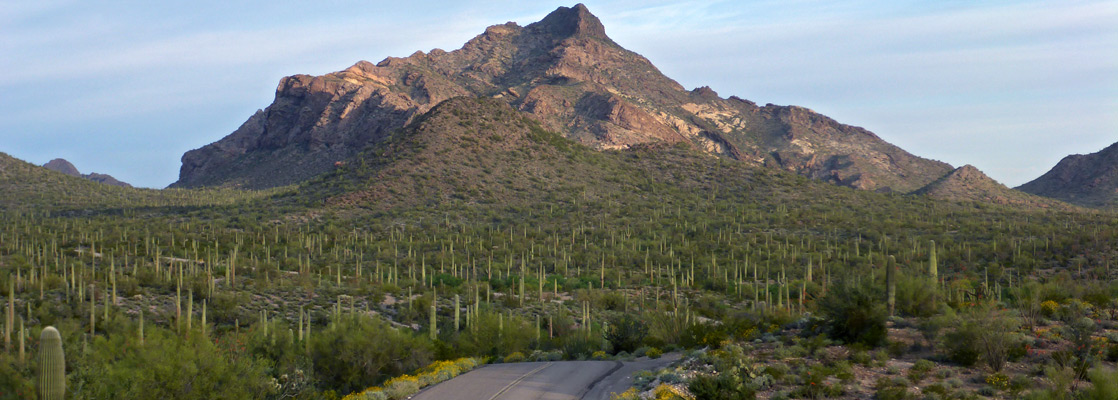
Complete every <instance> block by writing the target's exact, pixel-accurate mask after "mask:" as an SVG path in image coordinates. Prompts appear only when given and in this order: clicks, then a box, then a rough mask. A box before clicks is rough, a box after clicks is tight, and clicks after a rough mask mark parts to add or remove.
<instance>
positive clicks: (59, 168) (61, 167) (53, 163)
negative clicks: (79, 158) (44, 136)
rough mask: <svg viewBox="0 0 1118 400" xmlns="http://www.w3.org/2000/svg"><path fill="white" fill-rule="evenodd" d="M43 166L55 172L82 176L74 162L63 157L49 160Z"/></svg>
mask: <svg viewBox="0 0 1118 400" xmlns="http://www.w3.org/2000/svg"><path fill="white" fill-rule="evenodd" d="M43 168H46V169H49V170H51V171H54V172H61V173H63V174H66V175H70V176H82V173H81V172H78V168H77V167H75V166H74V164H72V163H70V162H69V161H66V160H65V159H62V158H56V159H53V160H50V161H48V162H47V163H46V164H43Z"/></svg>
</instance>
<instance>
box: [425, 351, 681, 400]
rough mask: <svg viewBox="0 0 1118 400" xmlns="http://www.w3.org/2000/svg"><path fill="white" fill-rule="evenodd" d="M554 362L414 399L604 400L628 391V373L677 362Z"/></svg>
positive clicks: (435, 389)
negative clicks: (614, 394)
mask: <svg viewBox="0 0 1118 400" xmlns="http://www.w3.org/2000/svg"><path fill="white" fill-rule="evenodd" d="M678 359H679V355H678V354H665V355H664V356H663V357H660V358H658V359H655V360H649V359H646V358H641V359H638V360H636V361H625V362H622V361H553V362H529V363H513V364H493V365H487V366H484V367H482V368H478V369H475V370H473V371H470V372H468V373H465V374H462V375H459V376H458V377H456V378H454V379H451V380H449V381H446V382H443V383H440V384H438V385H435V386H432V387H430V388H427V389H426V390H424V391H422V392H419V393H418V394H416V395H415V396H414V397H412V399H414V400H531V399H541V400H572V399H577V400H582V399H588V400H609V398H610V394H612V393H620V392H624V391H625V390H627V389H628V388H629V387H630V386H632V383H633V378H632V375H633V373H635V372H637V371H640V370H645V369H656V368H661V367H664V366H666V365H668V364H669V363H671V362H672V361H675V360H678Z"/></svg>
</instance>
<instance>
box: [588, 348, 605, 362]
mask: <svg viewBox="0 0 1118 400" xmlns="http://www.w3.org/2000/svg"><path fill="white" fill-rule="evenodd" d="M606 357H608V356H607V355H606V352H604V351H601V350H598V351H595V352H594V354H591V355H590V358H593V359H595V360H605V359H606Z"/></svg>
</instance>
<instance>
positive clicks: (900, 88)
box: [0, 0, 1118, 187]
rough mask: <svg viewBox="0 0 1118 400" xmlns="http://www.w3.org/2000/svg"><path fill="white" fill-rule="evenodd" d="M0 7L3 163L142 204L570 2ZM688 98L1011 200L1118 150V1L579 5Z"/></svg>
mask: <svg viewBox="0 0 1118 400" xmlns="http://www.w3.org/2000/svg"><path fill="white" fill-rule="evenodd" d="M274 3H284V2H274V1H255V2H249V1H202V0H197V1H190V2H151V1H98V2H90V1H69V0H37V1H25V0H19V1H8V0H0V54H3V57H0V93H3V94H2V95H0V151H3V152H6V153H9V154H11V155H13V156H15V157H18V158H21V159H24V160H28V161H30V162H34V163H37V164H42V163H45V162H46V161H49V160H50V159H52V158H55V157H62V158H66V159H68V160H70V161H71V162H73V163H74V164H75V165H76V166H77V167H78V168H79V169H80V170H81V171H82V172H85V173H88V172H101V173H108V174H111V175H113V176H115V177H117V178H118V179H121V180H123V181H126V182H130V183H132V184H135V185H139V186H144V187H164V186H166V185H168V184H170V183H171V182H173V181H175V180H176V179H177V176H178V169H179V166H180V163H179V159H180V157H181V156H182V153H183V152H185V151H187V150H190V149H194V148H198V147H200V146H203V145H205V144H208V143H211V142H213V141H216V140H218V139H220V138H221V137H223V136H225V135H227V134H229V133H231V132H232V131H233V130H234V129H236V128H237V126H239V125H240V124H241V123H242V122H244V120H245V119H247V118H248V117H249V116H250V115H251V114H252V113H253V112H254V111H255V110H257V109H260V108H264V107H266V106H267V105H268V104H269V103H271V100H272V97H273V96H274V93H275V88H276V85H277V84H278V82H279V79H280V78H281V77H283V76H286V75H293V74H299V73H307V74H323V73H327V72H332V71H336V70H341V69H344V68H346V67H348V66H350V65H352V64H353V63H354V62H356V61H358V60H369V61H373V62H376V61H379V60H381V59H383V58H385V57H387V56H406V55H408V54H411V53H413V52H415V51H416V50H423V51H429V50H431V49H432V48H441V49H444V50H453V49H456V48H458V47H460V46H461V45H462V44H463V43H464V42H465V41H466V40H468V39H469V38H471V37H473V36H474V35H477V34H479V33H481V32H482V31H483V30H484V29H485V27H486V26H489V25H494V24H499V23H504V22H506V21H515V22H517V23H520V24H521V25H525V24H528V23H531V22H534V21H536V20H539V19H540V18H542V17H543V16H544V15H546V14H547V13H548V12H550V11H552V10H554V9H555V8H556V7H558V6H561V5H562V6H571V5H573V3H572V4H568V3H554V4H550V3H543V2H525V1H484V2H474V1H453V2H441V1H413V2H411V4H407V5H400V4H397V3H398V2H387V1H383V2H382V1H329V0H327V1H316V2H306V3H301V4H284V5H277V4H274ZM585 3H586V5H587V6H588V7H589V8H590V10H591V12H593V13H594V14H595V15H597V16H598V17H599V18H600V19H601V20H602V22H603V23H604V24H605V26H606V32H607V33H608V34H609V35H610V37H612V38H613V39H614V40H615V41H616V42H618V43H620V44H621V45H622V46H625V47H626V48H629V49H630V50H633V51H636V52H638V53H640V54H642V55H644V56H645V57H647V58H648V59H650V60H651V61H652V62H653V63H654V64H656V65H657V66H658V67H659V68H660V69H661V70H662V71H663V72H664V73H665V74H667V75H668V76H670V77H672V78H674V79H676V80H677V81H679V82H680V83H681V84H683V85H684V86H685V87H688V88H693V87H697V86H703V85H709V86H711V87H712V88H714V89H715V90H716V91H717V92H718V93H719V94H720V95H722V96H723V97H728V96H730V95H737V96H739V97H742V98H745V99H749V100H753V101H755V102H757V103H761V104H764V103H774V104H795V105H800V106H804V107H808V108H811V109H813V110H815V111H818V112H821V113H823V114H826V115H828V116H830V117H832V118H835V119H836V120H838V121H839V122H843V123H846V124H850V125H857V126H862V127H865V128H867V129H869V130H871V131H873V132H875V133H877V134H878V136H881V137H882V138H883V139H885V140H887V141H889V142H892V143H894V144H896V145H898V146H901V147H902V148H904V149H906V150H908V151H910V152H912V153H914V154H916V155H919V156H923V157H927V158H932V159H938V160H941V161H945V162H948V163H950V164H952V165H955V166H960V165H963V164H973V165H975V166H977V167H978V168H979V169H981V170H983V171H985V172H986V173H987V174H989V175H991V176H992V177H994V178H995V179H997V180H999V181H1001V182H1003V183H1006V184H1008V185H1010V186H1016V185H1019V184H1022V183H1024V182H1027V181H1029V180H1031V179H1033V178H1035V177H1037V176H1039V175H1040V174H1042V173H1044V172H1045V171H1047V170H1048V169H1049V168H1051V167H1052V166H1053V165H1055V163H1056V162H1057V161H1059V160H1060V159H1061V158H1062V157H1064V156H1065V155H1068V154H1073V153H1090V152H1094V151H1098V150H1100V149H1102V148H1103V147H1105V146H1107V145H1109V144H1111V143H1113V142H1115V141H1118V1H1058V2H1050V1H1044V2H1042V1H1036V2H1031V1H982V2H974V1H935V2H928V1H903V0H898V1H888V2H883V1H878V2H868V1H842V2H839V1H797V0H780V1H752V2H750V1H633V0H616V1H586V2H585Z"/></svg>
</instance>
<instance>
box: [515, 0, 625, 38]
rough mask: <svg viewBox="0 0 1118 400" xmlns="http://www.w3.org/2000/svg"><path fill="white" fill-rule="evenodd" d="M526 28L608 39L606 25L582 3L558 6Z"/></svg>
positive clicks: (560, 34)
mask: <svg viewBox="0 0 1118 400" xmlns="http://www.w3.org/2000/svg"><path fill="white" fill-rule="evenodd" d="M528 29H537V30H539V31H542V32H546V33H548V34H551V35H555V36H587V37H593V38H597V39H603V40H608V41H610V42H612V40H610V39H609V37H608V36H606V27H605V26H603V25H602V21H601V20H599V19H598V17H595V16H594V14H591V13H590V10H589V9H587V8H586V6H584V5H582V3H579V4H575V6H574V7H570V8H567V7H559V8H558V9H556V10H555V11H552V12H551V13H550V14H548V15H547V16H546V17H544V19H542V20H540V21H539V22H536V23H534V24H531V25H528Z"/></svg>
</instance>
